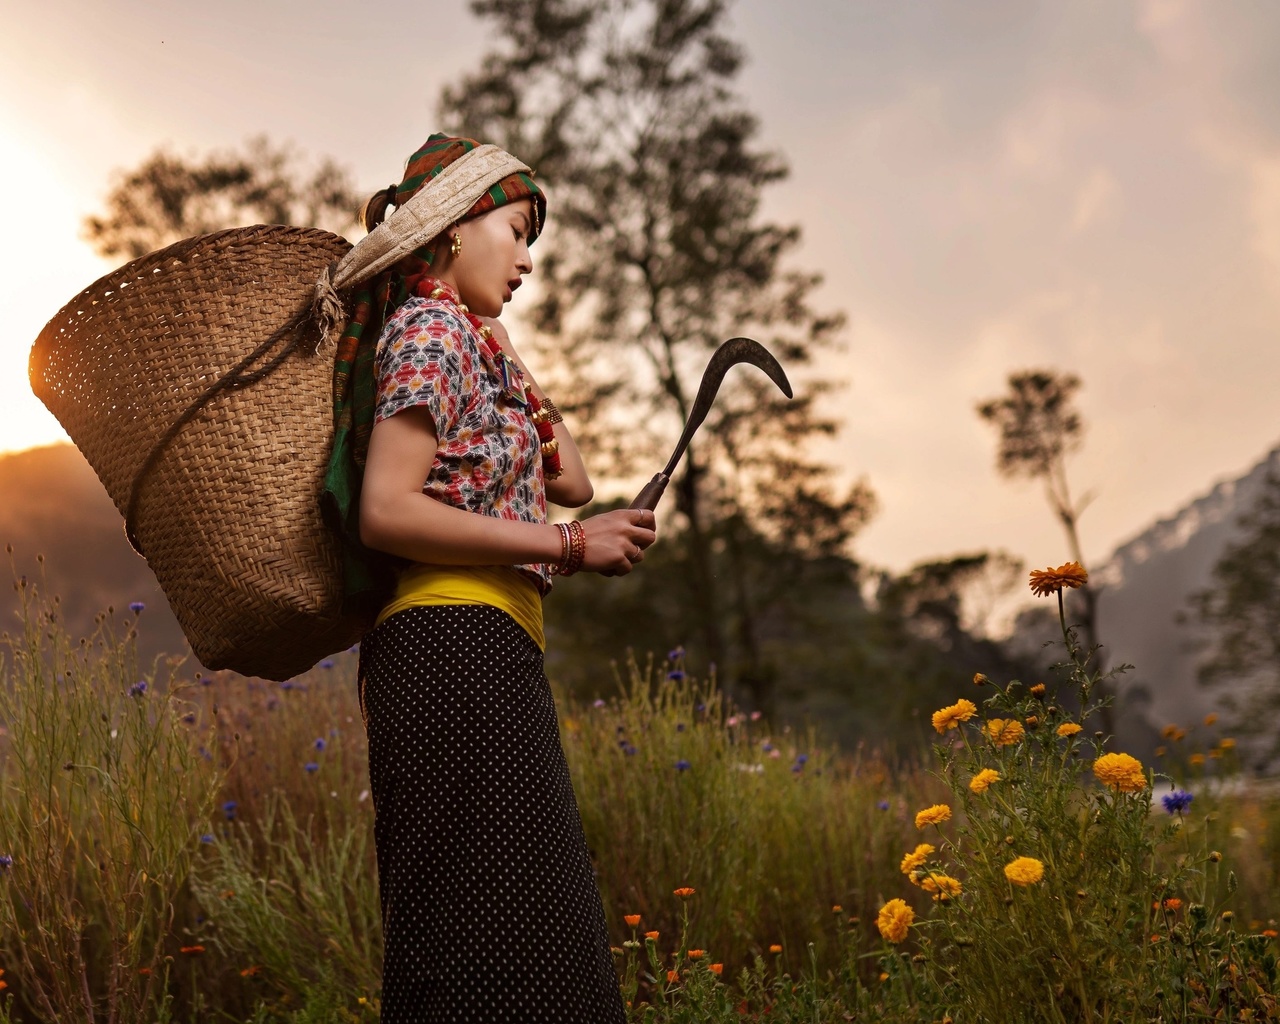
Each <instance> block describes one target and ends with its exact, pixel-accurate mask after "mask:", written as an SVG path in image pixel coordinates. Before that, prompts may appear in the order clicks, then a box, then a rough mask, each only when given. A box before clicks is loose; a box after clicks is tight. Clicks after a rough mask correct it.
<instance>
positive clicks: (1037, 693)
mask: <svg viewBox="0 0 1280 1024" xmlns="http://www.w3.org/2000/svg"><path fill="white" fill-rule="evenodd" d="M1031 696H1033V697H1043V696H1044V683H1036V684H1035V686H1033V687H1031Z"/></svg>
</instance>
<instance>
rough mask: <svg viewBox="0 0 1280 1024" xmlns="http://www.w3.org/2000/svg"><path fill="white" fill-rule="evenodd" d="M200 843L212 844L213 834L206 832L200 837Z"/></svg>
mask: <svg viewBox="0 0 1280 1024" xmlns="http://www.w3.org/2000/svg"><path fill="white" fill-rule="evenodd" d="M200 842H202V843H211V842H213V833H212V832H206V833H205V834H204V835H202V836H201V837H200Z"/></svg>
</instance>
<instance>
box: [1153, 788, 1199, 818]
mask: <svg viewBox="0 0 1280 1024" xmlns="http://www.w3.org/2000/svg"><path fill="white" fill-rule="evenodd" d="M1192 799H1193V797H1192V795H1191V794H1190V793H1188V792H1187V791H1186V790H1185V789H1175V790H1174V791H1173V792H1172V793H1168V794H1166V795H1165V796H1162V797H1161V798H1160V802H1161V803H1162V804H1164V809H1165V810H1166V811H1168V812H1169V813H1170V814H1181V813H1182V812H1183V811H1185V810H1186V809H1187V808H1188V807H1190V806H1191V801H1192Z"/></svg>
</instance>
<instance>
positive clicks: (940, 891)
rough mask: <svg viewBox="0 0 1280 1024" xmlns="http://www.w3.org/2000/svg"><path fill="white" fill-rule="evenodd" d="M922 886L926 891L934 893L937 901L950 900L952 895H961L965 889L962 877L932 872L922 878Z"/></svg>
mask: <svg viewBox="0 0 1280 1024" xmlns="http://www.w3.org/2000/svg"><path fill="white" fill-rule="evenodd" d="M920 888H921V889H923V890H924V891H925V892H931V893H933V898H934V900H935V901H941V900H949V899H951V897H952V896H959V895H960V893H961V892H962V891H963V890H964V887H963V886H962V885H961V884H960V879H958V878H952V877H951V876H950V875H943V874H938V873H931V874H928V875H925V876H924V877H923V878H921V879H920Z"/></svg>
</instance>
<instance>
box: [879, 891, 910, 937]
mask: <svg viewBox="0 0 1280 1024" xmlns="http://www.w3.org/2000/svg"><path fill="white" fill-rule="evenodd" d="M915 919H916V912H915V911H914V910H912V909H911V908H910V907H909V906H907V903H906V901H905V900H899V899H893V900H890V901H889V902H888V903H886V904H885V905H884V906H883V907H881V908H880V913H879V914H877V915H876V927H877V928H879V929H880V934H881V935H883V936H884V938H885V941H887V942H892V943H894V944H895V945H896V944H897V943H899V942H901V941H902V940H903V939H905V938H906V937H907V929H908V928H910V927H911V922H913V921H914V920H915Z"/></svg>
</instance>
